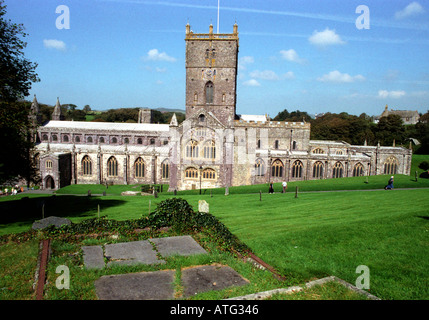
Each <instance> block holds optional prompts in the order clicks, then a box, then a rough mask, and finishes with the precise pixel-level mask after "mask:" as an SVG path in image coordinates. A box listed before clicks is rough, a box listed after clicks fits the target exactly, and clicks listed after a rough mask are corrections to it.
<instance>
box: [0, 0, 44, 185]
mask: <svg viewBox="0 0 429 320" xmlns="http://www.w3.org/2000/svg"><path fill="white" fill-rule="evenodd" d="M5 14H6V5H4V1H3V0H0V146H1V148H2V151H1V152H0V183H5V182H7V181H10V180H13V179H15V178H19V177H22V178H26V179H27V182H30V181H31V180H33V179H34V178H35V169H34V166H33V161H32V156H31V154H32V153H31V150H32V148H33V143H32V141H31V140H30V139H29V137H31V136H32V132H31V130H34V129H35V128H31V125H30V122H29V119H28V112H29V106H28V107H26V105H25V104H23V103H18V102H17V100H18V99H23V98H24V97H25V96H28V94H29V90H30V89H31V84H32V83H33V82H37V81H39V78H38V76H37V74H36V72H35V69H36V67H37V64H36V63H32V62H30V61H29V60H27V59H26V58H25V57H24V49H25V47H26V45H27V43H26V42H25V41H24V40H23V39H22V38H25V37H26V36H27V34H26V33H25V32H24V26H23V25H22V24H16V23H12V22H11V21H10V20H6V19H5V17H4V16H5Z"/></svg>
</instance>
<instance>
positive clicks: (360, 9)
mask: <svg viewBox="0 0 429 320" xmlns="http://www.w3.org/2000/svg"><path fill="white" fill-rule="evenodd" d="M356 13H361V15H360V16H359V17H357V19H356V28H357V29H359V30H362V29H369V28H370V17H369V15H370V13H369V8H368V6H365V5H363V4H361V5H359V6H357V7H356Z"/></svg>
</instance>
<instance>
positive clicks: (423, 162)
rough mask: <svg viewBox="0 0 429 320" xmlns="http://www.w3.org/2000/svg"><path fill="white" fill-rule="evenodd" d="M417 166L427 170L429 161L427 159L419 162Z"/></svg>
mask: <svg viewBox="0 0 429 320" xmlns="http://www.w3.org/2000/svg"><path fill="white" fill-rule="evenodd" d="M419 168H420V169H423V170H429V162H427V161H422V162H420V164H419Z"/></svg>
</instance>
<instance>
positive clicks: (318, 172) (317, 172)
mask: <svg viewBox="0 0 429 320" xmlns="http://www.w3.org/2000/svg"><path fill="white" fill-rule="evenodd" d="M319 150H321V149H319ZM322 151H323V150H322ZM322 177H323V163H322V162H320V161H317V162H316V163H315V164H314V165H313V178H322Z"/></svg>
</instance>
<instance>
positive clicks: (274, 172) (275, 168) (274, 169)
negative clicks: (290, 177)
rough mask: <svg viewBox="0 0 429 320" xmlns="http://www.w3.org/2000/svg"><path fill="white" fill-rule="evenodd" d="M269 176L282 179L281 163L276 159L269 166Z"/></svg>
mask: <svg viewBox="0 0 429 320" xmlns="http://www.w3.org/2000/svg"><path fill="white" fill-rule="evenodd" d="M271 176H273V177H282V176H283V163H282V162H281V161H280V160H279V159H277V160H275V161H274V162H273V164H272V166H271Z"/></svg>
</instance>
